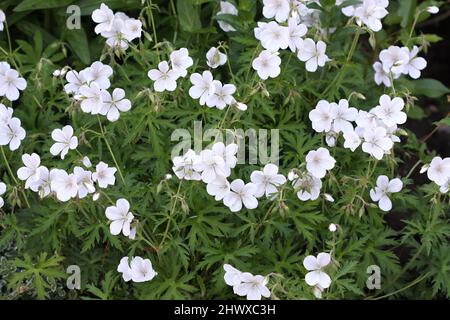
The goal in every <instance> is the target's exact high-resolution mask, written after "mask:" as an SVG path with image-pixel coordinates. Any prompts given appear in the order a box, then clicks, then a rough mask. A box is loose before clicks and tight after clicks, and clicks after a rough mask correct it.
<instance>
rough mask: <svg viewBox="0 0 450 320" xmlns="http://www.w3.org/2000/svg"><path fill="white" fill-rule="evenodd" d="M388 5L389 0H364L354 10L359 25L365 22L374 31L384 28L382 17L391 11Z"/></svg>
mask: <svg viewBox="0 0 450 320" xmlns="http://www.w3.org/2000/svg"><path fill="white" fill-rule="evenodd" d="M388 5H389V1H387V0H384V1H380V0H364V1H363V3H362V5H361V6H358V7H357V8H356V9H355V12H354V16H355V17H356V18H357V20H356V21H357V23H358V24H359V25H361V23H364V24H365V25H366V26H367V27H369V29H371V30H372V31H375V32H378V31H380V30H381V29H382V28H383V25H382V24H381V19H383V18H384V17H385V16H386V15H387V14H388V13H389V12H388V11H387V10H386V7H387V6H388Z"/></svg>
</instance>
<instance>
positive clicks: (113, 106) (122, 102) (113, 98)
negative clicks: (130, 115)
mask: <svg viewBox="0 0 450 320" xmlns="http://www.w3.org/2000/svg"><path fill="white" fill-rule="evenodd" d="M102 100H103V107H102V109H101V110H100V112H99V113H100V114H101V115H104V116H105V115H106V118H107V119H108V120H109V121H111V122H113V121H116V120H118V119H119V118H120V112H119V111H121V112H127V111H129V110H130V109H131V102H130V100H128V99H125V91H124V90H123V89H120V88H116V89H114V90H113V92H112V95H111V94H110V93H109V92H108V91H106V90H103V91H102Z"/></svg>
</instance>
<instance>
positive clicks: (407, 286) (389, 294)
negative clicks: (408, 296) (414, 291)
mask: <svg viewBox="0 0 450 320" xmlns="http://www.w3.org/2000/svg"><path fill="white" fill-rule="evenodd" d="M427 277H428V273H426V274H425V275H423V276H421V277H419V278H417V279H415V280H414V281H412V282H410V283H409V284H408V285H406V286H404V287H403V288H401V289H398V290H396V291H394V292H391V293H388V294H385V295H384V296H381V297H376V298H373V300H381V299H385V298H388V297H390V296H393V295H395V294H397V293H400V292H403V291H405V290H406V289H409V288H411V287H413V286H415V285H416V284H418V283H419V282H421V281H422V280H424V279H425V278H427Z"/></svg>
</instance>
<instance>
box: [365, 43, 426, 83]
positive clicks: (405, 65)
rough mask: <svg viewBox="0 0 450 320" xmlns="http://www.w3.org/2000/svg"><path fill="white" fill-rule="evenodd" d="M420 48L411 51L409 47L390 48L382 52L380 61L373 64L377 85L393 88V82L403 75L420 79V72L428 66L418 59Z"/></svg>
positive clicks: (422, 59) (423, 60)
mask: <svg viewBox="0 0 450 320" xmlns="http://www.w3.org/2000/svg"><path fill="white" fill-rule="evenodd" d="M418 53H419V48H418V47H417V46H413V48H412V50H411V51H409V49H408V48H407V47H398V46H390V47H389V48H387V49H384V50H382V51H381V52H380V56H379V58H380V61H377V62H375V63H374V64H373V69H374V70H375V76H374V77H375V83H376V84H377V85H381V84H384V85H385V86H386V87H390V86H392V81H393V80H395V79H398V78H399V77H400V76H401V75H402V74H404V75H409V76H410V77H411V78H413V79H419V78H420V72H421V71H422V70H423V69H425V67H426V66H427V61H426V60H425V59H424V58H422V57H418V56H417V55H418Z"/></svg>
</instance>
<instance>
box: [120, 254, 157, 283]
mask: <svg viewBox="0 0 450 320" xmlns="http://www.w3.org/2000/svg"><path fill="white" fill-rule="evenodd" d="M117 271H118V272H120V273H121V274H122V278H123V280H124V281H125V282H128V281H130V280H131V281H133V282H146V281H150V280H152V279H153V278H154V277H155V276H156V275H157V274H158V273H157V272H156V271H155V270H153V266H152V262H151V261H150V259H142V258H141V257H133V258H132V259H131V262H130V261H129V259H128V257H123V258H122V259H120V263H119V265H118V266H117Z"/></svg>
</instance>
